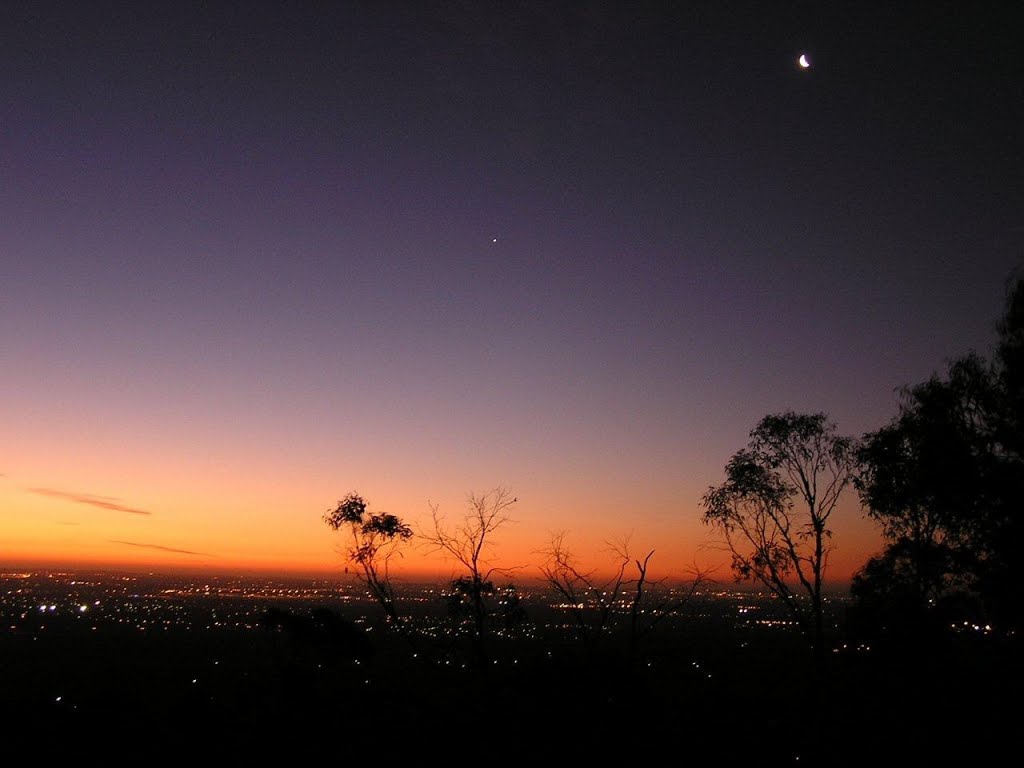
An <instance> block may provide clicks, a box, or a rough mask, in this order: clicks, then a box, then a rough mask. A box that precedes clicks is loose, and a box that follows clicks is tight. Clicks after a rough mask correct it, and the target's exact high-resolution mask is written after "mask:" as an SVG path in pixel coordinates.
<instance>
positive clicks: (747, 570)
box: [703, 411, 855, 659]
mask: <svg viewBox="0 0 1024 768" xmlns="http://www.w3.org/2000/svg"><path fill="white" fill-rule="evenodd" d="M854 456H855V444H854V441H853V440H852V439H851V438H849V437H844V436H841V435H838V434H836V431H835V425H834V424H833V423H831V422H830V421H829V420H828V417H827V416H826V415H825V414H823V413H816V414H798V413H794V412H792V411H789V412H786V413H782V414H777V415H769V416H765V417H764V418H763V419H761V421H760V422H759V423H758V425H757V426H756V427H755V428H754V429H753V430H752V431H751V433H750V443H749V444H748V446H747V447H746V448H745V449H743V450H741V451H739V452H737V453H736V454H735V455H733V457H732V458H731V459H730V460H729V463H728V464H727V465H726V468H725V474H726V480H725V482H724V483H722V484H721V485H719V486H717V487H711V488H710V489H709V490H708V492H707V493H706V494H705V495H704V497H703V506H704V523H705V524H706V525H709V526H711V527H712V528H714V529H716V530H717V531H718V532H719V533H721V534H722V536H723V537H724V540H725V545H726V547H727V548H728V550H729V551H730V552H731V554H732V569H733V573H734V574H735V576H736V579H737V580H738V581H757V582H760V583H761V584H763V585H764V586H765V587H767V588H768V589H769V590H770V591H771V592H772V593H773V594H774V595H775V596H776V597H778V598H779V599H780V600H782V602H783V604H784V605H785V606H786V609H787V610H788V611H789V614H790V616H791V617H792V618H793V620H794V621H795V622H796V624H797V626H798V627H799V628H800V631H801V632H802V633H803V635H804V637H805V638H807V640H808V642H809V643H810V645H811V648H812V650H813V652H814V654H815V656H816V657H817V658H818V659H821V658H822V654H823V653H824V642H825V639H824V597H823V594H822V587H823V584H824V577H825V571H826V568H827V566H828V555H829V552H830V550H831V548H832V545H831V536H832V532H831V530H830V529H829V527H828V522H829V518H830V517H831V515H832V513H833V512H834V511H835V508H836V504H837V503H838V502H839V498H840V496H841V494H842V493H843V490H844V489H845V488H846V487H847V485H848V484H849V483H850V481H851V479H852V477H853V471H854V466H855V464H854ZM794 581H795V583H794Z"/></svg>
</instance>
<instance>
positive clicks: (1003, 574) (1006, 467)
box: [855, 280, 1024, 624]
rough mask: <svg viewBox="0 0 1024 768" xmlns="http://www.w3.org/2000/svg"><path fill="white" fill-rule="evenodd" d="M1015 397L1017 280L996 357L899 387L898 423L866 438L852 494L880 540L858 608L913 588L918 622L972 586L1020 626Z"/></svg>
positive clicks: (1020, 445)
mask: <svg viewBox="0 0 1024 768" xmlns="http://www.w3.org/2000/svg"><path fill="white" fill-rule="evenodd" d="M1022 392H1024V281H1022V280H1018V281H1017V282H1016V284H1015V285H1014V286H1013V287H1012V288H1011V290H1010V291H1009V293H1008V296H1007V306H1006V310H1005V313H1004V316H1003V319H1002V322H1001V323H1000V325H999V343H998V346H997V352H996V356H995V359H994V360H993V361H992V362H991V363H990V362H988V361H986V360H985V359H983V358H981V357H979V356H978V355H974V354H971V355H966V356H964V357H961V358H959V359H958V360H955V361H953V362H952V363H951V364H950V366H949V368H948V371H947V373H946V375H945V376H944V377H939V376H933V377H932V378H931V379H929V380H928V381H926V382H924V383H922V384H918V385H916V386H913V387H908V388H905V389H904V390H903V393H902V402H901V404H900V411H899V414H898V415H897V416H896V417H895V418H894V419H893V420H892V422H890V423H889V424H888V425H886V426H885V427H883V428H881V429H879V430H878V431H876V432H873V433H870V434H868V435H866V436H865V438H864V444H863V447H862V449H861V450H860V455H859V459H860V463H861V470H860V474H859V477H858V478H857V489H858V491H859V493H860V497H861V501H862V503H863V504H864V506H865V507H866V508H867V511H868V515H869V516H870V517H871V518H872V519H874V520H875V521H876V522H878V523H879V524H880V525H881V528H882V534H883V536H884V537H885V538H886V540H887V542H888V549H887V550H886V552H885V553H883V554H882V555H881V556H879V557H877V558H873V559H872V560H871V561H869V563H868V564H867V565H866V566H865V568H864V569H863V570H862V571H861V573H860V574H859V575H858V577H857V580H856V582H855V588H856V590H857V596H858V598H859V599H860V601H861V602H862V603H863V604H864V606H865V607H867V606H870V605H876V606H880V605H881V603H882V602H884V600H883V599H884V598H885V597H886V596H888V597H890V598H893V596H894V595H895V594H897V593H899V591H900V589H903V590H904V591H906V590H909V589H910V588H911V587H912V593H913V594H912V596H911V595H908V594H901V599H902V600H903V601H904V602H907V603H909V604H912V605H913V610H912V611H910V612H905V613H904V615H905V616H907V617H908V618H909V617H918V618H920V617H922V616H923V615H924V614H925V613H927V612H928V611H929V610H931V609H932V608H933V607H934V606H937V605H938V604H940V603H941V602H942V601H943V600H944V598H945V597H948V596H949V595H951V594H955V593H958V592H961V591H963V590H964V589H965V588H970V589H972V590H974V591H976V592H977V594H978V595H979V596H980V597H981V598H982V600H983V602H984V603H985V605H986V606H987V608H988V609H989V611H990V612H991V613H992V615H993V616H996V617H998V618H999V619H1000V620H1002V621H1003V622H1005V623H1009V624H1016V623H1019V620H1020V616H1021V602H1020V601H1021V592H1022V590H1024V581H1022V576H1021V571H1020V569H1019V568H1018V567H1017V560H1018V559H1019V552H1020V551H1021V547H1022V546H1024V536H1022V515H1021V512H1020V505H1021V499H1022V498H1024V455H1022V449H1024V418H1022V416H1024V410H1022V408H1024V394H1022ZM887 564H888V565H887ZM901 585H902V586H901ZM889 613H890V614H893V615H894V616H899V615H900V614H899V612H893V611H889ZM910 620H916V619H910Z"/></svg>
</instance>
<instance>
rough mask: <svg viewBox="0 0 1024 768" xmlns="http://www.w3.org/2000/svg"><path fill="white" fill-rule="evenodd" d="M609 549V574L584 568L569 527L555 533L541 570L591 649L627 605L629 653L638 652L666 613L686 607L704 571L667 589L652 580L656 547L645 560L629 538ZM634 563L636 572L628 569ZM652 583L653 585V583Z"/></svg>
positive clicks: (579, 633)
mask: <svg viewBox="0 0 1024 768" xmlns="http://www.w3.org/2000/svg"><path fill="white" fill-rule="evenodd" d="M608 551H609V552H610V553H611V554H612V555H613V556H614V558H615V565H614V566H613V568H612V570H611V572H610V575H609V576H607V577H605V578H601V577H599V576H597V571H596V570H591V571H582V570H580V568H579V565H578V563H577V560H576V557H575V555H574V554H573V553H572V552H571V551H570V549H569V547H568V545H567V544H566V541H565V533H564V532H560V533H556V534H554V535H553V536H552V537H551V545H550V547H549V548H548V549H547V550H544V552H543V553H542V554H544V556H545V560H544V563H543V564H542V565H541V573H542V574H543V576H544V579H545V581H547V583H548V585H549V586H550V587H551V588H552V590H554V592H555V594H556V595H558V597H559V598H560V599H561V600H562V601H563V604H564V606H565V608H566V610H567V611H568V612H569V615H570V616H571V617H572V620H573V628H574V630H575V632H576V634H577V636H578V637H579V638H580V639H581V640H583V642H584V643H585V644H586V645H587V646H588V648H590V649H594V648H595V647H596V646H597V645H598V643H599V642H600V640H601V638H602V636H603V635H605V634H606V633H607V632H609V631H610V630H611V629H612V626H611V619H612V616H613V614H614V613H615V612H616V611H617V610H618V611H622V612H623V613H625V612H627V611H628V616H629V649H630V656H631V657H634V656H635V655H636V652H637V646H638V643H639V641H640V640H641V639H642V638H643V637H644V636H645V635H647V633H649V632H650V631H651V630H652V629H653V628H654V626H655V625H656V624H658V623H659V622H660V621H661V620H662V619H664V618H665V617H666V616H670V615H673V614H675V613H677V612H678V611H679V610H681V609H682V608H683V607H684V606H685V605H686V603H687V601H688V600H689V598H690V597H692V596H693V594H694V592H696V590H697V588H698V587H699V586H700V584H702V583H703V582H704V581H705V578H706V577H705V574H704V573H703V572H697V573H695V574H694V579H693V580H692V581H691V582H690V583H689V584H688V585H686V586H685V587H684V588H683V589H682V590H680V591H677V592H675V593H668V592H667V591H665V590H659V589H657V588H658V587H659V586H660V585H661V583H660V582H653V583H652V582H651V581H650V580H649V578H648V566H649V564H650V561H651V558H652V557H653V556H654V550H653V549H652V550H651V551H649V552H648V553H647V555H646V556H645V557H644V559H643V560H640V559H638V558H637V559H634V558H633V557H631V556H630V554H629V540H628V539H626V540H624V541H622V542H620V543H618V544H609V547H608ZM630 566H633V567H634V568H635V569H636V570H635V574H636V575H635V576H633V575H628V574H627V572H628V571H630V570H631V569H630ZM652 588H653V589H652Z"/></svg>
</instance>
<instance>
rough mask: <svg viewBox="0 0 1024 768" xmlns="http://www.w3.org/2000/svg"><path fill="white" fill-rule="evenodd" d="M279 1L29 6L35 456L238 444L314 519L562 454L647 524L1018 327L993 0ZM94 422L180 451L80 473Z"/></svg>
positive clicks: (118, 491)
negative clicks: (971, 1)
mask: <svg viewBox="0 0 1024 768" xmlns="http://www.w3.org/2000/svg"><path fill="white" fill-rule="evenodd" d="M283 5H284V7H283V8H282V7H274V6H271V5H264V4H251V3H244V4H242V3H239V4H216V8H214V9H212V10H211V9H209V8H207V7H206V6H204V5H190V4H187V3H172V4H167V5H165V6H163V7H162V8H160V9H157V10H154V9H153V8H151V7H150V4H138V5H136V4H125V5H117V4H107V3H100V4H96V5H93V4H88V5H82V6H81V7H77V6H65V5H58V6H52V7H51V6H45V7H35V6H32V7H27V8H21V9H8V14H9V16H10V17H11V18H10V19H9V20H8V23H7V24H6V26H7V29H6V31H5V44H4V45H3V46H2V47H0V71H3V73H4V76H3V79H2V84H0V120H2V126H3V131H2V133H0V179H2V184H0V222H2V226H0V291H2V300H0V349H2V351H3V371H4V373H3V376H2V377H0V402H2V403H3V413H4V416H3V422H4V430H5V432H6V433H7V434H8V438H7V439H6V440H5V442H6V443H7V445H8V446H9V447H10V451H11V454H10V463H11V466H5V467H0V469H3V470H5V473H6V474H8V475H10V476H11V477H14V478H16V479H17V481H18V482H20V483H22V484H23V485H42V486H45V487H59V488H65V487H66V488H79V487H82V488H83V493H86V492H92V491H95V492H96V493H97V494H105V493H109V494H111V495H114V496H118V497H124V498H126V502H125V503H126V504H129V505H138V506H140V507H142V508H144V509H147V510H148V509H150V508H155V507H158V506H159V498H160V497H161V494H162V493H164V492H166V490H167V488H168V487H171V486H175V487H178V486H180V483H182V482H185V483H188V482H189V481H188V479H187V476H188V475H190V474H192V475H195V476H200V475H202V476H204V477H206V476H208V475H209V474H210V473H214V474H216V472H217V467H218V466H220V464H224V463H227V464H231V465H232V466H234V464H233V463H232V462H233V461H235V459H234V458H231V457H245V459H246V462H251V464H252V465H253V466H254V467H258V468H259V471H260V472H265V473H267V474H268V475H273V476H275V477H278V478H279V480H280V482H281V484H282V487H289V484H290V483H292V482H294V483H297V484H300V483H304V484H305V489H306V490H308V489H309V488H316V489H317V491H318V495H316V496H315V498H320V496H321V495H325V496H326V497H325V498H323V504H320V503H319V502H316V503H314V504H313V508H312V509H311V512H310V513H311V514H312V515H313V516H314V517H315V512H316V511H317V509H318V507H319V506H324V507H326V506H327V505H328V504H329V503H330V502H331V501H332V500H333V498H332V494H333V495H338V494H342V493H344V492H346V491H348V490H350V489H351V488H359V489H364V488H366V486H367V484H369V485H370V487H371V488H372V489H376V493H377V497H378V498H380V497H383V498H384V499H388V498H389V496H388V494H389V493H390V491H389V490H388V488H389V483H394V484H395V485H396V486H397V485H400V486H401V487H402V488H403V489H404V490H403V491H402V494H399V495H396V496H395V497H394V498H395V503H399V502H405V501H407V500H409V499H420V500H422V501H423V502H425V501H426V499H427V498H435V499H436V498H438V496H439V495H441V496H443V495H444V494H452V496H453V497H459V496H460V495H461V494H463V493H465V492H467V491H469V490H471V489H473V488H476V489H477V490H483V489H484V488H486V484H492V485H493V484H496V483H498V482H507V483H509V484H511V485H512V486H513V487H515V488H516V490H517V492H520V495H521V496H523V498H524V504H526V503H528V500H529V495H528V494H527V493H526V492H525V491H524V490H523V489H529V490H530V491H532V492H533V493H534V499H536V498H537V493H540V492H541V491H540V489H543V488H550V487H552V486H556V485H558V484H560V483H562V484H567V485H566V487H572V488H575V487H577V486H579V487H580V488H589V489H590V490H589V491H588V493H591V494H593V497H594V498H603V499H606V500H607V501H608V503H609V506H610V507H613V506H614V504H612V502H613V500H614V499H613V496H614V494H616V493H619V494H622V495H623V496H625V497H629V498H631V499H632V500H634V501H635V502H636V506H637V510H638V511H637V513H636V520H635V522H628V524H629V525H635V527H636V528H637V529H642V528H643V527H644V525H645V521H647V518H646V517H644V515H645V514H651V515H657V516H660V517H659V518H658V519H662V518H666V517H670V516H671V515H672V514H676V513H677V514H678V516H679V518H680V519H682V518H687V519H689V518H693V516H694V515H698V514H699V513H698V511H697V506H698V501H699V492H700V491H701V490H702V489H703V488H705V487H706V486H707V485H708V484H710V483H714V482H717V481H718V480H719V479H720V477H721V468H722V466H723V465H724V463H725V461H726V460H727V459H728V457H729V456H730V455H731V454H732V452H734V451H735V450H737V449H738V448H740V447H741V446H742V445H743V444H744V443H745V441H746V435H747V432H748V431H749V430H750V429H751V427H753V426H754V424H755V423H756V421H757V420H758V419H759V418H760V417H761V416H763V415H764V414H766V413H768V412H772V411H779V410H784V409H789V408H792V409H796V410H806V411H814V410H825V411H828V412H829V413H830V414H831V415H832V416H833V418H835V419H836V421H837V422H838V423H839V427H840V429H841V430H842V431H845V432H850V433H857V434H859V433H862V432H864V431H866V430H870V429H874V428H877V427H878V426H880V425H881V424H882V423H884V422H885V421H886V420H887V419H888V418H890V417H891V416H892V415H893V414H894V412H895V406H896V397H895V395H894V389H895V388H896V387H898V386H900V385H903V384H908V383H913V382H916V381H920V380H922V379H923V378H925V377H927V376H929V375H930V374H931V373H932V372H934V371H937V370H941V369H942V368H943V367H944V364H945V361H947V360H948V359H950V358H952V357H955V356H957V355H959V354H961V353H963V352H965V351H967V350H968V349H971V348H974V349H977V350H979V351H982V352H985V351H987V350H988V349H989V347H990V345H991V343H992V341H993V339H994V331H993V329H994V323H995V320H996V318H997V315H998V313H999V311H1000V306H1001V301H1002V296H1003V293H1004V290H1005V285H1006V281H1007V279H1008V278H1009V276H1010V275H1011V273H1012V272H1013V270H1015V269H1019V268H1020V265H1021V249H1020V237H1021V233H1022V232H1024V222H1022V220H1021V211H1022V210H1024V199H1022V198H1024V195H1022V186H1021V184H1020V179H1021V153H1020V149H1021V146H1020V138H1019V132H1020V125H1021V124H1022V123H1021V120H1020V118H1021V104H1022V103H1024V98H1022V96H1024V94H1022V93H1021V84H1020V83H1021V80H1020V78H1019V74H1020V72H1021V71H1022V67H1021V63H1022V62H1021V52H1020V47H1019V45H1018V44H1017V41H1016V39H1015V35H1013V34H1012V25H1010V24H1008V23H1007V20H1006V19H1003V18H1000V17H998V16H996V15H989V16H986V15H984V14H985V13H989V14H994V13H995V12H993V11H987V12H986V11H977V10H976V9H975V10H972V11H971V15H970V16H967V15H955V14H954V13H953V12H952V11H950V12H948V13H946V12H934V13H932V14H925V13H923V12H922V15H918V16H911V15H910V14H909V12H907V13H901V12H896V11H890V10H885V9H875V10H871V11H869V12H867V14H868V15H864V14H865V11H864V10H863V9H862V8H861V7H860V4H852V5H850V6H842V5H835V4H828V5H829V10H827V11H823V10H822V9H821V7H820V6H821V5H822V4H820V3H815V4H794V5H791V6H790V7H789V8H787V9H784V10H780V9H778V8H776V7H774V4H773V5H772V6H770V7H760V6H759V5H755V6H753V7H748V6H747V5H745V4H743V5H740V4H730V3H726V4H708V5H707V7H704V6H702V5H700V4H698V6H697V7H691V8H689V9H687V10H678V9H676V10H670V9H671V8H672V6H671V5H669V4H665V5H662V4H644V3H640V4H628V8H626V7H622V6H624V5H626V4H617V3H601V4H597V5H592V6H589V7H587V8H580V9H577V10H574V11H565V10H557V9H556V7H557V6H558V4H549V3H523V4H500V5H491V4H487V3H484V4H480V3H469V2H466V3H444V4H436V5H434V9H433V10H429V11H428V10H411V9H409V8H405V7H404V6H405V5H406V4H387V3H384V4H381V3H366V4H359V3H356V4H348V5H346V6H345V7H344V8H336V7H333V6H332V4H303V3H288V4H283ZM143 6H144V7H143ZM964 14H966V11H965V12H964ZM805 51H806V52H807V53H808V55H809V56H810V58H811V60H812V62H813V67H812V68H811V69H810V70H809V71H806V72H803V71H800V70H799V69H798V68H797V67H796V57H797V56H798V55H799V54H800V53H801V52H805ZM494 238H497V242H493V240H494ZM8 430H9V432H8ZM90 441H94V444H95V445H96V446H98V448H97V451H98V454H102V455H103V456H104V457H114V458H116V457H117V456H119V455H123V456H124V459H125V462H126V466H127V465H129V464H131V465H132V466H134V464H132V462H134V461H135V460H136V459H137V458H138V456H139V455H140V453H141V454H144V455H146V456H149V457H150V458H151V460H152V461H153V462H154V463H163V464H164V465H165V468H166V471H167V472H169V473H171V474H170V475H167V476H161V475H160V473H159V472H156V471H154V473H153V474H152V476H151V479H150V480H149V481H147V482H145V483H144V482H141V481H140V485H139V488H138V493H139V494H140V496H141V497H140V496H133V497H131V498H129V496H128V494H126V493H125V492H124V491H123V488H121V487H117V486H118V479H117V478H118V476H117V473H116V472H111V473H110V474H108V475H105V476H104V477H103V478H102V479H98V481H97V482H96V483H93V484H89V485H87V487H83V484H82V483H81V482H78V481H79V480H81V479H82V478H81V477H79V476H78V475H76V474H75V472H73V471H71V470H70V469H68V467H69V466H70V465H71V464H72V463H73V462H74V459H73V457H74V456H75V451H76V450H79V448H78V447H81V446H88V445H90V444H93V443H90ZM75 446H78V447H75ZM47 455H52V457H53V461H52V462H51V463H50V464H49V465H47V462H46V461H45V460H44V458H45V457H46V456H47ZM367 457H376V458H374V459H373V460H372V461H371V460H370V459H369V458H367ZM218 462H220V464H218ZM364 462H365V467H364ZM381 462H383V463H386V464H387V466H388V469H387V470H386V471H385V470H384V469H381V466H380V464H381ZM45 466H48V467H49V468H48V469H47V470H46V471H44V470H43V469H42V468H43V467H45ZM175 467H177V468H178V469H177V470H176V469H175ZM184 467H188V468H189V470H188V472H186V471H185V469H184ZM19 473H20V474H19ZM229 474H230V473H229ZM26 475H27V476H26ZM161 477H162V478H163V479H160V478H161ZM172 477H173V480H172V479H171V478H172ZM471 478H476V479H471ZM147 483H148V484H147ZM481 484H485V485H481ZM229 486H230V483H228V481H227V480H225V481H224V484H223V486H222V487H221V486H218V487H219V488H221V489H222V491H223V492H225V493H226V491H224V490H223V489H226V488H228V487H229ZM324 489H332V490H324ZM695 493H696V495H695ZM647 494H650V498H649V499H648V496H647ZM18 498H20V497H18ZM542 498H543V497H542ZM589 498H590V497H588V496H586V495H585V494H584V496H583V497H581V502H580V503H581V504H583V505H585V503H589V501H588V499H589ZM648 501H649V502H650V503H649V504H648V503H647V502H648ZM538 503H540V504H541V509H539V510H538V511H536V512H535V513H533V514H535V516H536V520H534V521H533V522H535V523H536V522H537V521H539V520H543V521H544V523H545V525H547V524H550V526H551V527H562V526H561V525H559V523H560V522H561V518H559V517H558V515H559V514H562V512H558V511H556V510H563V511H564V514H565V516H566V517H565V519H566V520H569V521H572V520H576V519H577V518H580V519H582V518H583V517H584V513H583V512H581V511H577V512H571V511H570V510H564V505H562V502H561V501H556V500H555V499H554V498H552V500H550V501H549V502H538ZM544 503H547V504H549V506H548V507H544ZM12 505H16V500H14V501H11V500H10V499H9V500H8V502H7V506H8V508H9V509H12V508H13V506H12ZM673 505H675V506H674V507H673ZM645 508H649V509H653V510H656V512H649V513H646V512H644V511H643V510H644V509H645ZM673 509H674V510H675V511H674V512H673ZM395 511H398V510H397V509H396V510H395ZM54 514H55V515H56V512H55V513H54ZM182 514H183V515H184V513H182ZM211 514H214V513H211ZM224 514H225V515H230V514H233V513H228V512H224ZM608 514H609V515H611V514H612V513H610V512H609V513H608ZM524 515H525V517H526V519H527V520H530V519H531V518H530V515H531V513H530V512H529V511H527V512H524ZM574 515H575V517H574ZM183 519H187V515H185V517H183ZM602 519H603V518H602ZM611 519H612V518H611V517H609V520H611ZM619 522H622V521H619ZM282 524H283V523H282ZM267 525H268V526H270V525H271V522H270V520H269V518H268V522H267ZM96 536H97V540H99V539H103V540H105V541H106V540H117V539H118V538H119V536H120V537H121V539H122V540H134V539H132V537H131V536H129V535H128V534H127V533H123V532H114V533H109V532H106V533H102V534H101V533H97V534H96ZM151 539H152V537H149V538H147V539H146V540H147V541H149V540H151ZM169 543H170V544H185V545H186V546H187V548H188V549H189V550H192V549H193V548H194V549H196V550H199V551H203V552H206V551H213V550H215V549H216V546H217V545H216V542H209V541H207V540H206V539H204V538H203V537H202V536H200V535H198V534H197V535H196V537H195V540H191V539H189V540H175V541H173V542H169ZM318 544H319V542H318ZM161 546H162V545H161ZM172 548H174V547H172ZM303 551H305V550H303Z"/></svg>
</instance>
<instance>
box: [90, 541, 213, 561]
mask: <svg viewBox="0 0 1024 768" xmlns="http://www.w3.org/2000/svg"><path fill="white" fill-rule="evenodd" d="M107 541H109V542H110V543H111V544H124V545H125V546H126V547H142V548H143V549H156V550H159V551H160V552H174V553H175V554H178V555H197V556H199V557H213V555H209V554H207V553H206V552H193V551H191V550H189V549H175V548H174V547H165V546H162V545H160V544H141V543H139V542H137V541H121V540H120V539H107Z"/></svg>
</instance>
